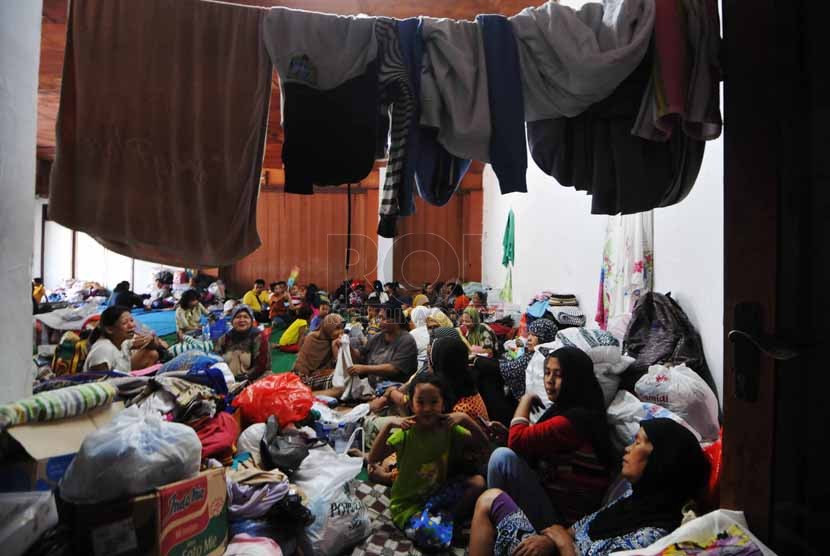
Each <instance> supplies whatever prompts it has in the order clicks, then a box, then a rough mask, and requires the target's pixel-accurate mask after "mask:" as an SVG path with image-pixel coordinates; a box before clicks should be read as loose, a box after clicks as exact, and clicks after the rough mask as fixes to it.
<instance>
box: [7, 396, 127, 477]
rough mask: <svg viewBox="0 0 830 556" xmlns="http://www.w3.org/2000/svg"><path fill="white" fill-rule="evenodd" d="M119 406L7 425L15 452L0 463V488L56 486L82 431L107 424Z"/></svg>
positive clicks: (81, 435)
mask: <svg viewBox="0 0 830 556" xmlns="http://www.w3.org/2000/svg"><path fill="white" fill-rule="evenodd" d="M123 409H124V404H123V403H120V402H119V403H114V404H111V405H109V406H106V407H101V408H98V409H95V410H93V411H90V412H89V413H87V414H86V415H81V416H79V417H70V418H68V419H61V420H58V421H47V422H45V423H30V424H27V425H18V426H16V427H11V428H10V429H9V430H8V433H7V434H8V435H9V437H11V439H12V444H13V445H14V446H13V448H12V450H13V451H15V452H16V455H15V456H14V457H13V458H12V459H9V460H4V461H3V462H2V463H0V492H25V491H32V490H52V489H54V488H55V487H57V485H58V482H59V481H60V480H61V477H63V475H64V473H65V472H66V468H67V467H69V464H70V463H71V462H72V460H73V459H74V458H75V454H76V453H77V452H78V449H80V447H81V443H82V442H83V440H84V438H85V437H86V435H87V434H89V433H91V432H93V431H95V430H98V429H99V428H101V427H103V426H104V425H108V424H109V423H110V421H112V418H113V417H115V415H116V414H117V413H118V412H120V411H122V410H123Z"/></svg>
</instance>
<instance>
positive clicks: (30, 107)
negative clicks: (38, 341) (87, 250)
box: [0, 0, 43, 403]
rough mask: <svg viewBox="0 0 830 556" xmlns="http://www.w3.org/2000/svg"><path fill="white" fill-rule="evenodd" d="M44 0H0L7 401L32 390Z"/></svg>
mask: <svg viewBox="0 0 830 556" xmlns="http://www.w3.org/2000/svg"><path fill="white" fill-rule="evenodd" d="M42 9H43V2H42V0H3V1H2V2H0V300H3V314H2V318H0V403H6V402H9V401H14V400H16V399H19V398H21V397H23V396H26V395H29V394H30V393H31V390H32V383H31V381H32V369H33V364H32V324H31V323H32V296H31V279H32V277H31V275H30V274H31V268H32V243H33V237H32V229H33V226H34V222H33V218H34V208H35V161H36V156H37V154H36V147H37V83H38V67H39V60H40V28H41V11H42Z"/></svg>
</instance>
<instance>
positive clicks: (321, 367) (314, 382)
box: [292, 314, 345, 398]
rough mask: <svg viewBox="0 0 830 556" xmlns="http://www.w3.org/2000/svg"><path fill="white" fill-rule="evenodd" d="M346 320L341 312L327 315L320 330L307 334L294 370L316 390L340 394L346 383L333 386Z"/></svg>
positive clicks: (336, 395)
mask: <svg viewBox="0 0 830 556" xmlns="http://www.w3.org/2000/svg"><path fill="white" fill-rule="evenodd" d="M344 325H345V322H344V321H343V317H341V316H340V315H338V314H331V315H326V317H325V318H324V319H323V323H322V324H321V325H320V328H319V330H315V331H314V332H311V333H310V334H309V335H308V336H306V338H305V341H304V342H303V346H302V347H301V348H300V353H299V354H298V355H297V361H296V362H295V363H294V368H293V369H292V370H293V372H294V373H295V374H296V375H298V376H299V377H300V380H302V381H303V384H305V385H306V386H308V387H309V388H311V390H312V391H314V392H315V393H316V394H319V395H324V396H332V397H335V398H336V397H339V396H340V395H341V394H342V393H343V387H342V386H341V387H339V388H333V386H332V377H333V375H334V368H335V366H336V364H337V355H338V354H339V350H340V336H341V335H342V334H343V328H344Z"/></svg>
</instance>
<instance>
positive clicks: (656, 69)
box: [631, 0, 723, 141]
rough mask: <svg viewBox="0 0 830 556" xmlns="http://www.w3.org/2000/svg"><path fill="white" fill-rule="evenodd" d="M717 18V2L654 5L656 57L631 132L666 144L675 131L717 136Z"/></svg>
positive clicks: (679, 0) (673, 0)
mask: <svg viewBox="0 0 830 556" xmlns="http://www.w3.org/2000/svg"><path fill="white" fill-rule="evenodd" d="M719 50H720V19H719V16H718V7H717V3H716V1H715V0H661V1H658V2H657V4H656V12H655V22H654V38H653V51H654V59H653V64H652V70H651V77H650V79H649V82H648V88H647V89H646V92H645V94H644V95H643V102H642V104H641V105H640V112H639V113H638V115H637V120H636V121H635V122H634V127H633V129H632V131H631V132H632V133H633V134H634V135H637V136H639V137H642V138H644V139H650V140H652V141H666V140H668V139H669V138H670V137H671V135H672V133H673V132H674V131H675V129H676V128H679V131H681V132H682V133H685V134H686V135H688V136H689V137H691V138H692V139H698V140H706V141H710V140H712V139H716V138H717V137H719V136H720V133H721V129H722V127H723V120H722V118H721V113H720V80H721V71H720V62H719V60H718V52H719Z"/></svg>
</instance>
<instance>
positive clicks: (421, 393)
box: [369, 373, 488, 550]
mask: <svg viewBox="0 0 830 556" xmlns="http://www.w3.org/2000/svg"><path fill="white" fill-rule="evenodd" d="M442 391H443V382H442V380H441V378H440V377H438V376H436V375H434V374H431V373H422V374H420V375H418V376H416V377H415V379H414V380H413V382H412V396H411V398H410V400H409V404H410V409H411V411H412V414H413V416H412V417H408V418H406V419H401V420H395V421H392V422H389V423H387V424H386V426H385V427H384V428H383V430H382V431H381V432H380V434H379V435H378V437H377V438H376V439H375V442H374V445H373V446H372V451H371V452H370V453H369V464H370V467H372V468H374V467H377V466H378V465H380V464H382V462H383V461H384V460H385V459H386V458H387V457H388V456H390V455H391V454H392V453H397V456H398V461H397V467H398V476H397V478H396V479H395V482H394V484H393V485H392V500H391V505H390V510H391V512H392V520H393V521H394V523H395V525H397V526H398V527H399V528H400V529H402V530H403V531H404V533H405V534H406V536H407V537H408V538H410V539H411V540H412V541H413V542H414V543H415V544H416V545H417V546H418V547H420V548H423V549H426V550H444V549H447V548H449V547H450V545H451V543H452V540H453V533H454V529H455V530H458V529H459V527H458V526H459V525H460V524H461V521H462V520H463V519H465V518H467V517H469V516H470V515H471V513H472V510H473V507H474V505H475V501H476V499H477V497H478V496H479V494H481V492H483V490H484V487H485V481H484V477H482V476H481V475H474V476H472V477H453V476H452V474H451V472H452V470H451V469H449V467H450V455H451V453H457V452H458V450H459V448H461V449H464V448H471V447H475V446H476V445H486V444H487V443H488V439H487V437H486V436H485V435H484V433H483V432H482V431H481V429H480V428H479V427H478V426H477V425H476V423H475V422H474V421H473V420H472V419H471V418H470V417H469V416H468V415H466V414H463V413H450V414H445V413H444V397H443V394H442ZM448 479H449V480H448Z"/></svg>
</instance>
